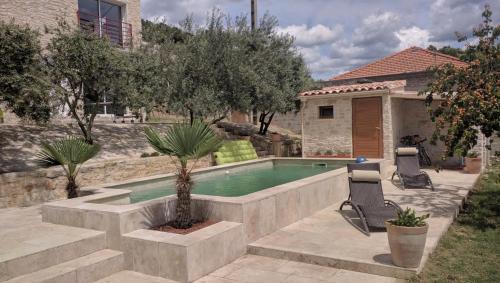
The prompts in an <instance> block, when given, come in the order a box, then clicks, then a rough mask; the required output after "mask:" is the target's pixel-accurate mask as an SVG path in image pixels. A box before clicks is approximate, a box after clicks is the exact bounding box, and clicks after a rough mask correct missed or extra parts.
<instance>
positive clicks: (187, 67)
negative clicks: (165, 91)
mask: <svg viewBox="0 0 500 283" xmlns="http://www.w3.org/2000/svg"><path fill="white" fill-rule="evenodd" d="M149 25H150V24H149ZM154 25H156V26H154ZM276 26H277V21H276V18H275V17H271V16H269V15H266V16H264V17H263V18H262V20H261V23H260V25H259V27H258V28H257V29H255V30H251V29H250V27H249V24H248V22H247V19H246V17H237V18H235V19H234V20H232V19H231V18H230V17H228V16H226V15H224V14H223V13H221V12H220V11H218V10H214V11H212V13H211V15H210V16H209V18H208V20H207V23H206V24H205V25H204V26H202V27H199V26H194V25H193V22H192V20H191V18H189V17H188V18H186V19H185V20H184V21H183V22H182V23H181V30H182V33H180V34H182V35H183V36H182V40H174V39H173V36H172V34H179V32H178V30H174V31H173V30H172V29H171V28H167V25H165V24H164V23H161V22H160V23H156V24H155V23H153V24H152V25H151V26H150V27H149V28H148V29H146V30H145V32H146V33H148V35H147V36H145V38H150V39H151V40H152V44H156V45H159V46H168V47H167V48H165V50H173V51H172V52H171V57H172V58H174V59H173V60H172V61H171V62H170V63H171V64H172V65H173V72H169V76H170V77H171V78H173V79H172V80H170V81H171V84H169V87H171V88H170V91H169V95H170V96H169V103H168V106H169V109H170V110H171V111H173V112H177V113H180V114H183V115H185V116H186V117H189V119H190V120H191V121H193V120H195V119H203V120H206V121H209V122H216V121H218V120H221V119H223V118H226V117H227V116H228V114H229V113H230V112H231V111H242V112H248V111H250V110H254V111H258V112H259V113H261V114H262V115H261V118H262V119H261V120H262V121H263V123H262V125H263V126H262V131H261V133H263V134H265V131H266V130H267V127H268V125H269V123H270V122H271V120H272V116H273V115H274V113H276V112H278V113H285V112H287V111H290V110H293V109H294V108H295V107H296V106H295V105H296V98H297V94H298V93H299V92H300V91H301V90H302V89H303V88H304V87H305V86H306V85H307V83H308V82H309V81H311V79H310V76H309V74H308V71H307V69H306V67H305V63H304V61H303V59H302V57H301V56H300V55H299V54H298V52H297V51H296V50H295V48H294V47H293V42H294V39H293V38H292V37H291V36H288V35H282V34H278V33H276V32H275V27H276ZM268 115H269V116H268ZM266 117H268V118H267V119H264V118H266Z"/></svg>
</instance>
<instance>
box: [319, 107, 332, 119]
mask: <svg viewBox="0 0 500 283" xmlns="http://www.w3.org/2000/svg"><path fill="white" fill-rule="evenodd" d="M333 113H334V112H333V105H329V106H320V107H319V118H320V119H333Z"/></svg>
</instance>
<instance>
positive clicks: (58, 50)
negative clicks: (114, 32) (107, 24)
mask: <svg viewBox="0 0 500 283" xmlns="http://www.w3.org/2000/svg"><path fill="white" fill-rule="evenodd" d="M47 50H48V54H47V55H46V58H45V61H46V62H47V69H48V74H49V77H50V79H51V82H52V85H51V88H52V92H51V93H52V95H54V96H55V97H56V99H57V100H58V101H59V103H60V105H62V106H64V108H63V109H66V110H67V111H68V112H69V114H70V116H71V117H72V118H73V119H75V120H76V122H77V123H78V126H79V127H80V129H81V131H82V134H83V136H84V138H85V140H86V141H87V142H88V143H90V144H92V143H93V140H92V127H93V125H94V120H95V117H96V115H97V113H98V109H99V107H100V106H102V104H101V103H102V102H103V100H104V97H106V101H109V102H113V104H115V105H116V104H118V103H125V102H126V101H127V100H126V97H127V96H128V95H129V94H130V93H131V92H132V84H131V80H130V77H129V75H130V69H131V66H130V60H128V55H127V54H126V53H125V52H122V51H120V50H118V49H117V48H115V47H114V46H113V45H112V44H111V43H110V41H109V40H107V39H106V38H99V37H98V36H97V35H96V34H94V33H88V32H83V31H80V30H70V29H69V28H66V27H65V25H62V26H61V28H60V29H59V30H57V32H56V34H55V36H54V37H53V38H52V40H51V42H50V43H49V45H48V46H47Z"/></svg>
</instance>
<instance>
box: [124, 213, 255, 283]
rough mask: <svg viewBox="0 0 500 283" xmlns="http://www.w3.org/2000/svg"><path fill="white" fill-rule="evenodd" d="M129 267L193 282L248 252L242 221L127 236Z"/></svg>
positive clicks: (146, 272)
mask: <svg viewBox="0 0 500 283" xmlns="http://www.w3.org/2000/svg"><path fill="white" fill-rule="evenodd" d="M122 247H123V251H124V253H125V265H126V268H127V269H130V270H134V271H137V272H141V273H145V274H149V275H153V276H160V277H163V278H167V279H171V280H175V281H179V282H193V281H194V280H196V279H198V278H200V277H203V276H204V275H207V274H209V273H211V272H212V271H214V270H216V269H218V268H220V267H222V266H224V265H226V264H229V263H230V262H232V261H234V260H235V259H237V258H238V257H240V256H242V255H243V254H245V251H246V244H245V235H244V231H243V225H242V224H241V223H235V222H228V221H221V222H218V223H216V224H213V225H211V226H208V227H205V228H203V229H200V230H198V231H195V232H192V233H190V234H187V235H179V234H173V233H167V232H160V231H154V230H145V229H141V230H137V231H134V232H131V233H128V234H125V235H123V238H122Z"/></svg>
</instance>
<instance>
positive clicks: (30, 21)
mask: <svg viewBox="0 0 500 283" xmlns="http://www.w3.org/2000/svg"><path fill="white" fill-rule="evenodd" d="M77 11H78V1H77V0H49V1H40V0H9V1H0V20H3V21H5V22H9V21H11V20H14V22H15V23H17V24H26V25H29V26H30V28H31V29H33V30H37V31H38V32H40V35H41V38H40V40H41V43H42V46H45V45H46V44H47V43H48V42H49V40H50V37H51V35H50V34H48V33H46V32H45V31H46V29H48V30H53V29H55V28H57V26H58V22H59V21H60V20H64V21H66V22H67V23H68V24H69V25H71V26H76V25H77V14H76V12H77Z"/></svg>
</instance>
